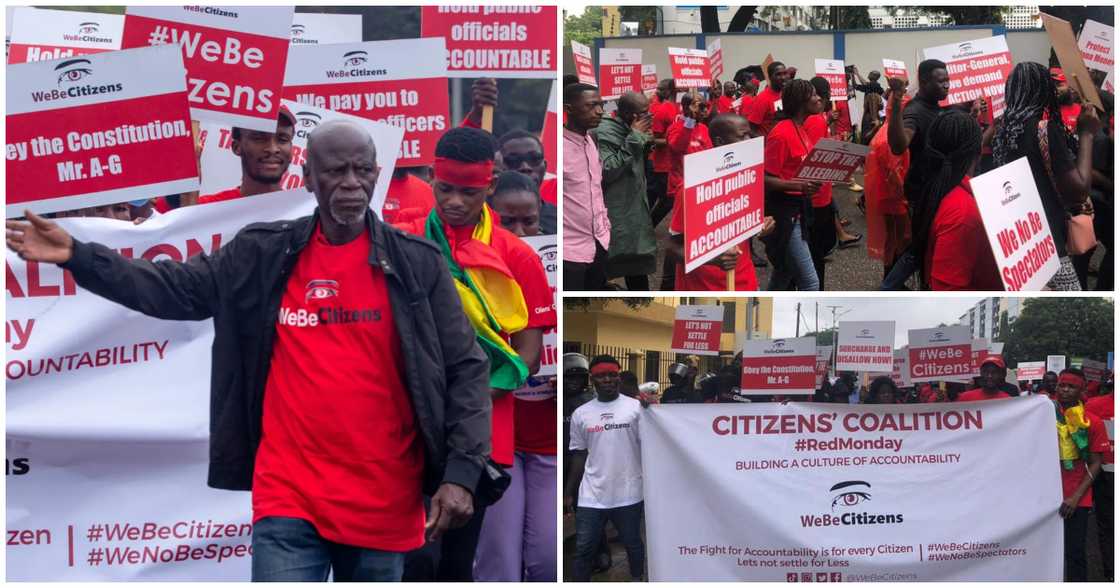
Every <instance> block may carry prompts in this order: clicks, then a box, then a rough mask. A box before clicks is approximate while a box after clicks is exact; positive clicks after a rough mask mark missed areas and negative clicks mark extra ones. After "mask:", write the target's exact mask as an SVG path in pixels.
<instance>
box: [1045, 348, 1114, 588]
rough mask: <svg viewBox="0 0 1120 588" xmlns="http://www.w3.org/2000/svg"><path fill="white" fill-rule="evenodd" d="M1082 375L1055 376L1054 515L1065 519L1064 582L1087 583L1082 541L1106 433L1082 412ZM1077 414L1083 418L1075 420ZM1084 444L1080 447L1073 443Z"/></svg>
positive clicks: (1074, 372)
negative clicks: (1057, 477)
mask: <svg viewBox="0 0 1120 588" xmlns="http://www.w3.org/2000/svg"><path fill="white" fill-rule="evenodd" d="M1084 393H1085V374H1084V372H1082V371H1081V370H1079V369H1077V368H1066V369H1064V370H1062V373H1060V374H1058V391H1057V394H1056V396H1057V401H1056V403H1055V412H1056V413H1057V418H1058V440H1059V449H1060V454H1059V459H1060V460H1061V461H1060V462H1059V465H1058V467H1059V468H1061V472H1062V496H1063V497H1064V499H1063V500H1062V503H1061V505H1060V506H1059V508H1058V514H1059V515H1061V517H1062V518H1063V519H1065V564H1066V565H1065V567H1066V573H1065V581H1066V582H1085V581H1087V580H1088V564H1087V562H1086V560H1085V540H1086V538H1087V535H1088V523H1089V511H1090V509H1091V508H1092V506H1093V488H1092V485H1093V482H1094V480H1096V478H1097V476H1099V475H1100V471H1101V456H1102V455H1103V454H1104V453H1105V452H1107V451H1108V449H1109V444H1108V434H1107V433H1106V432H1105V427H1104V423H1103V422H1101V419H1100V417H1098V416H1096V415H1094V414H1093V413H1091V412H1089V411H1086V410H1084V406H1083V405H1082V404H1081V398H1082V395H1083V394H1084ZM1078 413H1082V414H1083V417H1081V418H1079V416H1078ZM1078 437H1081V438H1082V440H1085V441H1088V445H1087V446H1082V445H1081V444H1079V443H1078V442H1077V441H1078V440H1077V438H1078Z"/></svg>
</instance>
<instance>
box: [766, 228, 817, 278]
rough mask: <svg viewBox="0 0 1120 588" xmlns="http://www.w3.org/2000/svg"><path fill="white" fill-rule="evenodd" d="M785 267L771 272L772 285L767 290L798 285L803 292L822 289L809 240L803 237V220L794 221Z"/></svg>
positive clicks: (787, 247)
mask: <svg viewBox="0 0 1120 588" xmlns="http://www.w3.org/2000/svg"><path fill="white" fill-rule="evenodd" d="M785 261H786V263H785V267H784V268H782V270H781V271H778V270H777V268H775V269H774V271H773V273H771V274H770V285H769V286H767V288H766V289H767V290H770V291H771V292H775V291H779V290H792V289H793V286H795V285H796V286H797V289H798V290H801V291H802V292H815V291H817V290H820V289H821V286H820V281H819V280H817V269H816V268H815V267H814V266H813V255H812V253H811V252H810V251H809V242H808V241H806V240H804V239H802V238H801V222H800V221H798V222H795V223H793V231H792V232H791V233H790V234H789V244H788V245H787V246H786V259H785Z"/></svg>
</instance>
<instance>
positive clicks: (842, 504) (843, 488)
mask: <svg viewBox="0 0 1120 588" xmlns="http://www.w3.org/2000/svg"><path fill="white" fill-rule="evenodd" d="M869 490H871V484H868V483H867V482H863V481H860V480H852V481H848V482H840V483H839V484H836V485H835V486H833V487H832V488H830V489H829V491H830V492H832V510H833V511H834V512H835V511H836V509H838V508H840V509H846V508H852V507H853V506H856V505H857V504H860V503H862V502H866V501H869V500H871V493H870V492H869Z"/></svg>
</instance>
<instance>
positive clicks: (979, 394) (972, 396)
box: [957, 388, 1011, 402]
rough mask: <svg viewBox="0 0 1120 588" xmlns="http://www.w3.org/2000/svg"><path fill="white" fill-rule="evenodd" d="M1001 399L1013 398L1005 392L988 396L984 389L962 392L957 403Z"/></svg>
mask: <svg viewBox="0 0 1120 588" xmlns="http://www.w3.org/2000/svg"><path fill="white" fill-rule="evenodd" d="M1000 398H1011V395H1010V394H1008V393H1007V392H1004V391H1003V390H996V393H995V394H988V393H986V392H984V389H983V388H973V389H971V390H968V391H966V392H961V393H960V396H957V402H977V401H979V400H998V399H1000Z"/></svg>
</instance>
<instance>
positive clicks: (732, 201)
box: [682, 137, 763, 272]
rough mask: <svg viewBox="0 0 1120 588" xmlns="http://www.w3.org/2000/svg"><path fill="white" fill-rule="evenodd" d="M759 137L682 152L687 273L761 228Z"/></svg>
mask: <svg viewBox="0 0 1120 588" xmlns="http://www.w3.org/2000/svg"><path fill="white" fill-rule="evenodd" d="M762 142H763V138H762V137H757V138H755V139H749V140H747V141H741V142H739V143H734V144H731V145H724V146H721V147H716V148H713V149H707V150H704V151H700V152H698V153H689V154H687V155H685V156H684V202H683V203H682V206H684V263H685V269H684V271H685V272H691V271H693V270H695V269H696V268H698V267H700V266H701V265H703V264H704V263H706V262H708V261H710V260H712V259H714V258H716V257H718V256H719V255H720V254H721V253H723V252H724V251H726V250H728V249H730V248H731V247H732V246H734V245H738V244H739V243H742V242H743V241H746V240H747V239H748V238H749V237H751V236H752V235H754V234H755V233H758V232H759V231H761V230H762V199H763V189H762V181H763V180H762V178H763V171H762V165H763V161H762V157H763V150H762Z"/></svg>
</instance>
